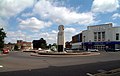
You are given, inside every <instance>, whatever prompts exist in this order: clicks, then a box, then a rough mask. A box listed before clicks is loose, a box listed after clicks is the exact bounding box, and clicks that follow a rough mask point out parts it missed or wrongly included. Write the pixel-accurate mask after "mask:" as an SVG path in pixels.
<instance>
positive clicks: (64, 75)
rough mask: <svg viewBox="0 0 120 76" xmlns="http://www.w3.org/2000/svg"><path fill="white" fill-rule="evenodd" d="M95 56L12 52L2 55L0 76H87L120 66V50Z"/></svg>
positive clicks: (0, 58)
mask: <svg viewBox="0 0 120 76" xmlns="http://www.w3.org/2000/svg"><path fill="white" fill-rule="evenodd" d="M100 53H101V54H100V55H95V56H72V57H71V56H69V57H49V56H48V57H47V56H46V57H44V56H43V57H42V56H41V57H35V56H30V53H25V52H11V53H9V54H8V55H6V56H4V57H0V65H2V66H3V67H0V76H27V75H29V76H86V73H92V74H95V73H97V72H98V70H111V69H115V68H120V64H119V63H120V52H100Z"/></svg>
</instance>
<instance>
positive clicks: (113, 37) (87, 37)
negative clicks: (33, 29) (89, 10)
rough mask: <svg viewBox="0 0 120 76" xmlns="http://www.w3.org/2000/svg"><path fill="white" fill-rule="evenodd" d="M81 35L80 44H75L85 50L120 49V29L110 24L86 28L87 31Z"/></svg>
mask: <svg viewBox="0 0 120 76" xmlns="http://www.w3.org/2000/svg"><path fill="white" fill-rule="evenodd" d="M81 33H82V35H81V37H80V38H82V39H81V42H76V43H80V44H79V45H80V46H82V48H83V49H85V50H87V49H99V50H106V49H108V48H109V49H120V27H113V25H112V23H108V24H101V25H95V26H88V27H87V30H84V31H82V32H81ZM72 40H73V39H72ZM73 41H74V40H73ZM74 44H75V43H73V44H72V45H74ZM77 48H79V47H77Z"/></svg>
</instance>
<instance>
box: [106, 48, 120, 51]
mask: <svg viewBox="0 0 120 76" xmlns="http://www.w3.org/2000/svg"><path fill="white" fill-rule="evenodd" d="M109 51H112V52H116V51H120V49H113V48H107V49H106V52H109Z"/></svg>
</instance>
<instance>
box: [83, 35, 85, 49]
mask: <svg viewBox="0 0 120 76" xmlns="http://www.w3.org/2000/svg"><path fill="white" fill-rule="evenodd" d="M84 43H85V36H83V50H85V45H84Z"/></svg>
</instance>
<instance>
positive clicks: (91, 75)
mask: <svg viewBox="0 0 120 76" xmlns="http://www.w3.org/2000/svg"><path fill="white" fill-rule="evenodd" d="M86 75H87V76H94V75H93V74H90V73H86Z"/></svg>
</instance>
